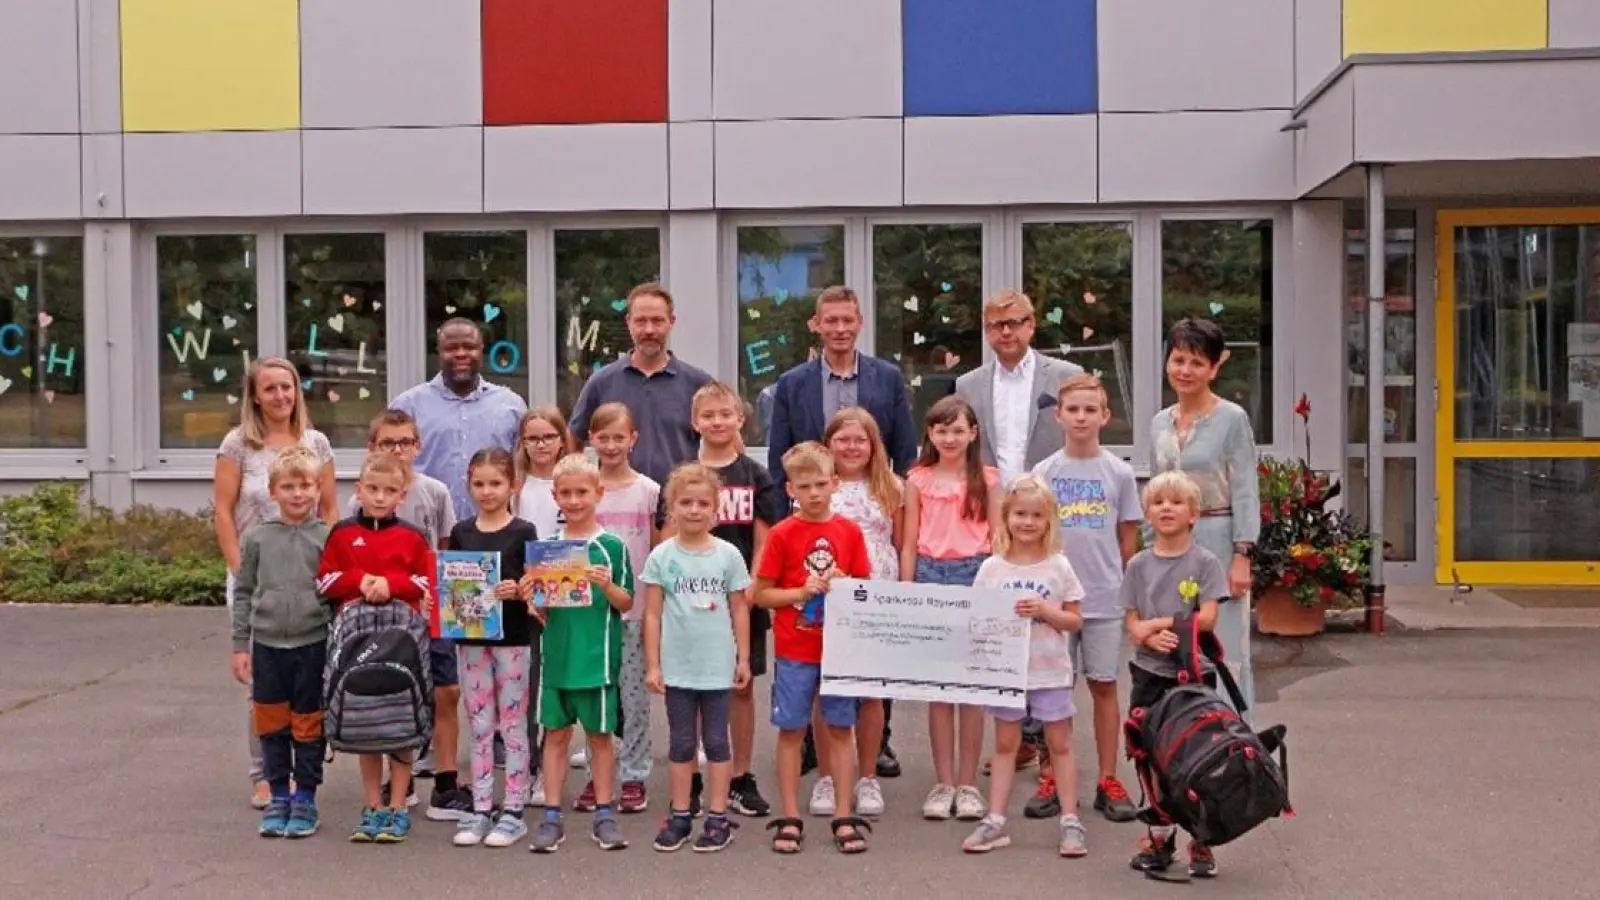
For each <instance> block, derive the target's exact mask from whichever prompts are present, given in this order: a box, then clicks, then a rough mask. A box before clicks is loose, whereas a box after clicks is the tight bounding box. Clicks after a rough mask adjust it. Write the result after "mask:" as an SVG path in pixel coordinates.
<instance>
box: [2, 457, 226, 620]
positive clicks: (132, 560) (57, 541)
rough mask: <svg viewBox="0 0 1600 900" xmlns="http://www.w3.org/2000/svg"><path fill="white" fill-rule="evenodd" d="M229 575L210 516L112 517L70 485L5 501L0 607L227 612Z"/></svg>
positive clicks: (150, 513)
mask: <svg viewBox="0 0 1600 900" xmlns="http://www.w3.org/2000/svg"><path fill="white" fill-rule="evenodd" d="M227 574H228V570H227V566H226V565H225V564H224V563H223V561H222V555H221V553H220V552H219V551H218V550H217V538H216V532H215V531H214V530H213V524H212V520H211V515H210V511H209V510H207V511H205V512H203V513H201V514H199V515H194V514H191V513H185V512H180V511H178V510H166V509H156V508H155V507H151V506H134V507H132V508H131V509H128V510H127V511H125V512H121V513H118V512H113V511H111V510H109V509H107V508H105V507H102V506H94V505H92V504H85V503H84V502H83V498H82V486H81V485H79V484H76V483H70V482H41V483H40V484H38V485H36V486H35V487H34V488H33V490H32V491H29V492H28V493H26V494H18V495H16V496H12V497H5V498H3V499H0V602H10V603H172V604H177V605H181V606H220V605H222V603H223V602H224V593H223V590H224V589H223V582H224V581H225V580H226V578H227Z"/></svg>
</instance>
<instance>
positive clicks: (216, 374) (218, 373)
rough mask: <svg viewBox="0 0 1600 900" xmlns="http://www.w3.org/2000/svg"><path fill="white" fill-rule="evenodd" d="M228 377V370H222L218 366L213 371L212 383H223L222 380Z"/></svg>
mask: <svg viewBox="0 0 1600 900" xmlns="http://www.w3.org/2000/svg"><path fill="white" fill-rule="evenodd" d="M227 377H228V370H227V369H224V368H222V367H221V366H218V367H216V368H215V369H212V370H211V380H212V381H221V380H223V379H224V378H227Z"/></svg>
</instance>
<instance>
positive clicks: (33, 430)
mask: <svg viewBox="0 0 1600 900" xmlns="http://www.w3.org/2000/svg"><path fill="white" fill-rule="evenodd" d="M0 304H3V306H0V447H3V448H50V447H85V446H87V445H88V440H87V437H86V435H85V430H84V419H85V411H84V394H83V384H84V379H83V366H84V357H83V238H81V237H48V238H26V237H18V238H0Z"/></svg>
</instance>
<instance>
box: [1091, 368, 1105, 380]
mask: <svg viewBox="0 0 1600 900" xmlns="http://www.w3.org/2000/svg"><path fill="white" fill-rule="evenodd" d="M1105 374H1106V373H1104V372H1102V371H1100V370H1099V369H1095V370H1094V377H1096V378H1104V377H1105Z"/></svg>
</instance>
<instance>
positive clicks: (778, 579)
mask: <svg viewBox="0 0 1600 900" xmlns="http://www.w3.org/2000/svg"><path fill="white" fill-rule="evenodd" d="M783 471H784V474H785V475H786V476H787V478H788V480H787V482H786V483H785V485H784V489H785V490H786V491H788V494H789V497H790V499H792V500H793V501H794V502H795V506H796V509H795V512H794V514H793V515H791V516H790V517H789V518H787V519H784V520H783V521H782V522H779V523H778V524H777V525H774V526H773V527H772V530H771V531H770V532H769V533H768V534H767V543H766V548H765V549H764V550H763V552H762V554H761V561H760V564H759V566H758V567H757V569H756V584H755V602H756V605H757V606H760V607H763V608H766V609H771V610H773V611H774V612H773V614H772V634H773V638H772V640H773V650H774V655H775V656H776V657H777V665H776V667H775V668H774V670H773V676H772V724H773V725H774V726H775V727H776V728H777V729H778V796H779V802H780V804H781V805H782V807H783V818H780V819H776V820H774V821H773V822H772V823H771V824H769V825H768V826H767V827H768V828H769V829H775V830H776V832H777V833H776V834H774V835H773V838H772V849H773V850H775V851H777V852H779V853H798V852H800V838H801V836H802V834H803V833H804V831H805V822H804V821H802V820H801V819H800V747H801V744H802V743H803V742H804V741H805V733H806V726H807V725H808V724H809V723H810V722H811V707H812V705H813V704H814V703H816V702H817V697H818V693H819V688H820V687H821V684H822V621H823V598H824V596H825V595H826V594H827V593H828V585H829V583H830V582H831V581H832V580H833V578H834V577H835V576H839V577H845V578H869V577H871V572H872V565H871V563H870V562H869V561H868V559H867V542H866V539H865V538H864V537H863V536H862V534H861V528H860V527H859V526H858V525H856V524H855V523H854V522H851V521H850V520H849V519H845V518H841V517H839V516H836V515H834V514H833V510H832V507H831V501H832V499H833V492H834V490H835V489H836V488H838V486H839V480H838V479H837V478H836V477H835V476H834V473H833V457H831V456H829V455H828V451H827V450H825V449H823V447H822V445H821V444H818V443H816V442H815V441H807V442H805V443H803V444H800V445H798V446H796V447H793V448H791V449H790V450H789V452H787V453H785V454H784V455H783ZM821 705H822V721H823V724H824V725H826V726H827V728H826V729H825V734H823V735H822V743H823V749H824V752H825V753H827V754H828V759H829V760H830V761H831V762H832V764H833V765H832V772H833V774H834V776H835V777H836V778H839V779H841V780H840V782H839V783H841V784H854V783H855V771H854V767H855V753H856V750H855V742H854V740H853V739H852V729H854V728H855V724H856V706H857V701H856V699H855V698H854V697H830V696H827V695H823V696H822V698H821ZM849 793H850V792H849V791H842V792H840V795H839V798H838V808H837V817H836V818H834V820H833V822H832V829H833V841H834V843H835V844H836V845H837V846H838V848H839V850H840V852H842V853H861V852H862V851H864V850H866V849H867V840H866V836H865V834H864V832H867V831H871V830H872V829H871V827H870V826H868V825H867V823H866V822H865V821H863V820H862V819H860V818H857V817H854V816H851V814H850V802H851V799H852V798H851V797H850V796H849Z"/></svg>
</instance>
